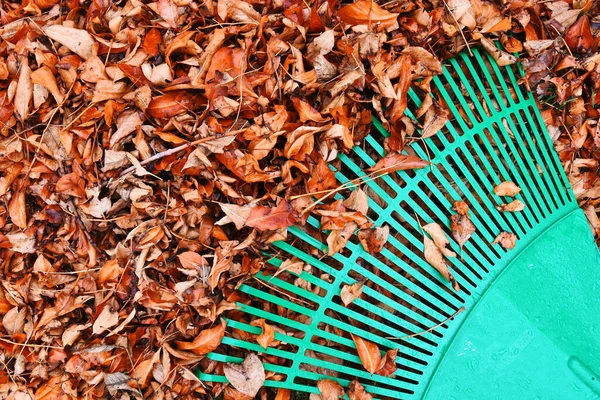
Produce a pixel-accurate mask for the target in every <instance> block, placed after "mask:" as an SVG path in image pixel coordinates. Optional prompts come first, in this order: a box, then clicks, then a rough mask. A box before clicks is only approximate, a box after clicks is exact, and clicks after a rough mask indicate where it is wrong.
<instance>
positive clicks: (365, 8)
mask: <svg viewBox="0 0 600 400" xmlns="http://www.w3.org/2000/svg"><path fill="white" fill-rule="evenodd" d="M338 17H339V19H340V21H342V22H343V23H345V24H348V25H367V24H369V25H373V26H380V27H381V28H383V29H385V28H389V27H392V26H394V25H396V24H397V23H398V22H397V18H398V14H395V13H391V12H389V11H386V10H384V9H383V8H381V7H380V6H379V5H378V4H377V3H374V2H372V1H369V0H358V1H356V2H354V3H353V4H349V5H347V6H344V7H342V8H340V10H339V11H338Z"/></svg>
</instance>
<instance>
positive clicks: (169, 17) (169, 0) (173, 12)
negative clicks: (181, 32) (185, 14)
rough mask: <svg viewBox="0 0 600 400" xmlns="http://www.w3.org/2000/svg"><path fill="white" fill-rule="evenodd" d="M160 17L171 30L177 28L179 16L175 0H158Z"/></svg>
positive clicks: (157, 7)
mask: <svg viewBox="0 0 600 400" xmlns="http://www.w3.org/2000/svg"><path fill="white" fill-rule="evenodd" d="M156 9H157V11H158V15H160V16H161V18H162V19H164V20H165V21H166V22H167V23H168V24H169V26H170V27H171V28H173V29H175V28H177V26H178V25H177V19H178V18H179V14H178V13H177V6H176V5H175V4H174V3H173V0H158V4H157V6H156Z"/></svg>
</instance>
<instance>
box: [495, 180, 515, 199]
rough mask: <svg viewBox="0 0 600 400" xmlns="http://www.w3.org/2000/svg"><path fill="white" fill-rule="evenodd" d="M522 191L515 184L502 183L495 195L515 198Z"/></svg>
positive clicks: (497, 187) (496, 188) (496, 189)
mask: <svg viewBox="0 0 600 400" xmlns="http://www.w3.org/2000/svg"><path fill="white" fill-rule="evenodd" d="M520 191H521V188H520V187H518V186H517V185H516V184H515V183H514V182H508V181H506V182H502V183H501V184H499V185H498V186H496V187H495V188H494V193H495V194H496V195H497V196H510V197H514V196H515V195H516V194H517V193H519V192H520Z"/></svg>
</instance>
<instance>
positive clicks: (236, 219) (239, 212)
mask: <svg viewBox="0 0 600 400" xmlns="http://www.w3.org/2000/svg"><path fill="white" fill-rule="evenodd" d="M219 206H220V207H221V210H223V212H224V213H225V217H223V218H222V219H220V220H219V221H217V222H215V224H216V225H225V224H228V223H230V222H233V223H234V224H235V227H236V228H237V229H242V228H244V227H245V226H246V221H247V220H248V217H249V216H250V213H251V212H252V210H253V208H252V207H249V206H238V205H236V204H225V203H219Z"/></svg>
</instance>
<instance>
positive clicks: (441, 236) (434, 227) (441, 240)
mask: <svg viewBox="0 0 600 400" xmlns="http://www.w3.org/2000/svg"><path fill="white" fill-rule="evenodd" d="M423 230H424V231H425V232H427V233H428V234H429V236H431V238H432V239H433V242H434V243H435V245H436V246H437V247H438V249H440V251H441V252H442V254H443V255H445V256H446V257H456V253H455V252H453V251H452V250H450V249H448V248H447V247H446V246H448V245H449V244H450V241H449V240H448V237H447V236H446V234H445V233H444V231H443V230H442V227H441V226H440V225H439V224H436V223H435V222H432V223H430V224H427V225H425V226H423Z"/></svg>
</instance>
